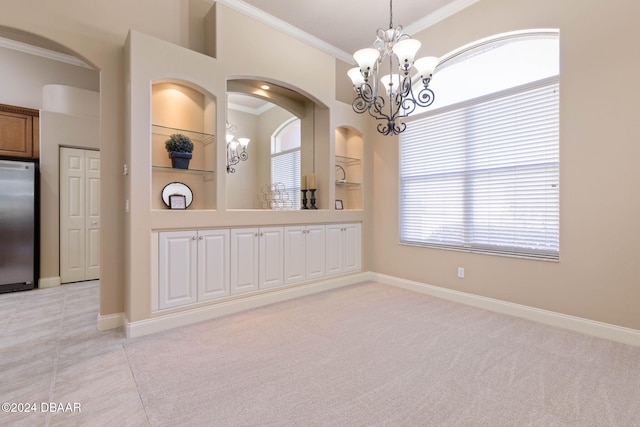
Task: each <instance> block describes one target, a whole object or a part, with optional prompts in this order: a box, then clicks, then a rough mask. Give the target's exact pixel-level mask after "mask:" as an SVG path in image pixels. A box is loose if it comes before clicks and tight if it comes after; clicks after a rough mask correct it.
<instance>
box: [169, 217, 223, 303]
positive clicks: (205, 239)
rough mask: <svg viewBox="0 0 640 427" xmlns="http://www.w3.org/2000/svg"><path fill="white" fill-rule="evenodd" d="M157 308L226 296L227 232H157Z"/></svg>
mask: <svg viewBox="0 0 640 427" xmlns="http://www.w3.org/2000/svg"><path fill="white" fill-rule="evenodd" d="M159 244H160V247H159V277H158V288H159V295H158V308H159V309H161V310H162V309H167V308H172V307H178V306H182V305H187V304H193V303H196V302H199V301H206V300H210V299H213V298H220V297H223V296H226V295H229V286H228V283H229V267H228V265H229V230H200V231H196V230H184V231H163V232H160V233H159Z"/></svg>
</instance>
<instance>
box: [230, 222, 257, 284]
mask: <svg viewBox="0 0 640 427" xmlns="http://www.w3.org/2000/svg"><path fill="white" fill-rule="evenodd" d="M258 231H259V230H258V229H257V228H235V229H233V230H231V295H237V294H241V293H244V292H250V291H256V290H258V249H259V247H258V241H259V240H258Z"/></svg>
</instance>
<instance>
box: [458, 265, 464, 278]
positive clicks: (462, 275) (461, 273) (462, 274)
mask: <svg viewBox="0 0 640 427" xmlns="http://www.w3.org/2000/svg"><path fill="white" fill-rule="evenodd" d="M458 277H459V278H461V279H464V267H458Z"/></svg>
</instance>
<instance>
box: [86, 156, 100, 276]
mask: <svg viewBox="0 0 640 427" xmlns="http://www.w3.org/2000/svg"><path fill="white" fill-rule="evenodd" d="M84 182H85V185H84V188H85V244H84V248H85V256H84V265H85V278H84V280H95V279H98V278H99V277H100V152H99V151H90V150H86V151H85V180H84Z"/></svg>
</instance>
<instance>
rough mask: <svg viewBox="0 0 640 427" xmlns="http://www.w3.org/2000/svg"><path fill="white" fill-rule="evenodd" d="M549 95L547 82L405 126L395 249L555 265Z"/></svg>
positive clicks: (553, 133)
mask: <svg viewBox="0 0 640 427" xmlns="http://www.w3.org/2000/svg"><path fill="white" fill-rule="evenodd" d="M558 93H559V84H558V80H557V78H554V79H548V80H545V81H542V82H539V83H537V84H532V85H526V86H524V87H520V88H516V89H512V90H509V91H506V92H503V93H500V94H494V95H491V96H487V97H483V98H480V99H477V100H472V101H468V102H466V103H463V104H461V105H459V106H457V107H456V106H454V107H453V108H450V109H447V111H444V112H441V113H437V112H436V113H434V114H431V115H429V116H426V117H422V118H420V119H418V120H415V121H412V122H411V125H410V126H408V127H407V130H406V131H405V132H404V133H403V134H402V136H401V143H400V239H401V242H403V243H408V244H418V245H426V246H436V247H442V248H450V249H461V250H467V251H477V252H489V253H500V254H507V255H516V256H527V257H534V258H546V259H558V256H559V190H560V188H559V131H558V128H559V117H558V116H559V94H558Z"/></svg>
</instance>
